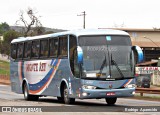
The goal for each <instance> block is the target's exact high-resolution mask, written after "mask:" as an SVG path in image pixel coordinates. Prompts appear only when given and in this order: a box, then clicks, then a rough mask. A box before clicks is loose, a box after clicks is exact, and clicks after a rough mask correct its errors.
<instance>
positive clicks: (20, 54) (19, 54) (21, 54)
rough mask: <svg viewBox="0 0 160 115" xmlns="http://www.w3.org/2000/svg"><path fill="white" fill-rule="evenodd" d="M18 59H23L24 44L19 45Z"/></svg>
mask: <svg viewBox="0 0 160 115" xmlns="http://www.w3.org/2000/svg"><path fill="white" fill-rule="evenodd" d="M17 58H23V43H18V49H17Z"/></svg>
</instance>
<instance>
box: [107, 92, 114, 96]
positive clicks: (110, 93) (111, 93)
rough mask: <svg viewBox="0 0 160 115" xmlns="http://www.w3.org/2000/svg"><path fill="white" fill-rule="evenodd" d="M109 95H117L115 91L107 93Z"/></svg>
mask: <svg viewBox="0 0 160 115" xmlns="http://www.w3.org/2000/svg"><path fill="white" fill-rule="evenodd" d="M106 95H107V96H112V95H115V92H108V93H106Z"/></svg>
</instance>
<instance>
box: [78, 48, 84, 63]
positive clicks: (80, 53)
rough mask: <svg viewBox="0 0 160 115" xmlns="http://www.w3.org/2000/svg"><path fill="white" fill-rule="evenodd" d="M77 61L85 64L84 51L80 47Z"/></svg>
mask: <svg viewBox="0 0 160 115" xmlns="http://www.w3.org/2000/svg"><path fill="white" fill-rule="evenodd" d="M77 61H78V64H82V63H83V50H82V48H81V47H80V46H78V47H77Z"/></svg>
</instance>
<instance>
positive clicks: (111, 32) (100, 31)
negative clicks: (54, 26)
mask: <svg viewBox="0 0 160 115" xmlns="http://www.w3.org/2000/svg"><path fill="white" fill-rule="evenodd" d="M63 35H75V36H77V37H78V36H84V35H129V34H128V33H126V32H124V31H121V30H113V29H81V30H71V31H64V32H58V33H53V34H46V35H40V36H33V37H18V38H17V39H13V40H12V41H11V43H16V42H23V41H28V40H35V39H42V38H49V37H58V36H63Z"/></svg>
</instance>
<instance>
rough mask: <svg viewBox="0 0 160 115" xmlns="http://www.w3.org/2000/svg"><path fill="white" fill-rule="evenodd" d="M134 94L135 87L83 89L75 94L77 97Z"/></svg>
mask: <svg viewBox="0 0 160 115" xmlns="http://www.w3.org/2000/svg"><path fill="white" fill-rule="evenodd" d="M134 94H135V88H124V89H83V90H82V92H81V93H79V94H78V95H77V96H78V98H79V99H95V98H110V97H131V96H134Z"/></svg>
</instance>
